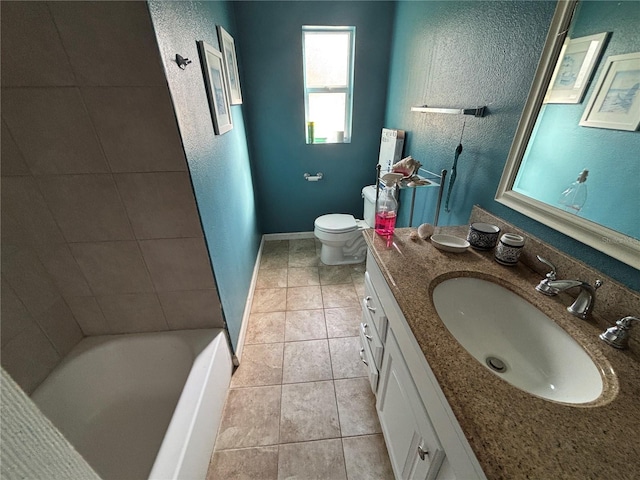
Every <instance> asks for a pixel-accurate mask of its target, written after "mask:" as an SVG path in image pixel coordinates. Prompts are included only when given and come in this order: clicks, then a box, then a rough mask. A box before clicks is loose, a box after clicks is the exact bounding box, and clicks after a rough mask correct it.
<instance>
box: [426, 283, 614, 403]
mask: <svg viewBox="0 0 640 480" xmlns="http://www.w3.org/2000/svg"><path fill="white" fill-rule="evenodd" d="M433 302H434V305H435V307H436V311H437V312H438V315H439V316H440V319H441V320H442V321H443V323H444V324H445V326H446V327H447V329H448V330H449V331H450V332H451V334H452V335H453V336H454V337H455V338H456V340H458V342H460V344H461V345H462V346H463V347H464V348H465V349H466V350H467V351H468V352H469V353H470V354H471V355H472V356H473V357H474V358H475V359H476V360H478V361H479V362H480V363H482V364H483V365H484V366H485V367H486V368H488V369H489V370H490V371H491V372H493V373H494V374H496V375H498V376H499V377H500V378H502V379H504V380H505V381H507V382H509V383H510V384H512V385H513V386H515V387H517V388H520V389H521V390H524V391H526V392H529V393H531V394H533V395H537V396H539V397H543V398H546V399H549V400H554V401H558V402H564V403H572V404H580V403H587V402H591V401H593V400H595V399H597V398H598V397H599V396H600V395H601V393H602V389H603V383H602V376H601V375H600V369H599V368H598V367H597V366H596V364H595V363H594V362H593V360H592V359H591V357H590V356H589V355H588V354H587V352H585V350H584V349H583V348H582V347H581V346H580V344H578V343H577V342H576V341H575V340H574V339H573V337H571V336H570V335H569V334H568V333H567V332H565V331H564V330H563V329H562V328H561V327H559V326H558V325H557V324H556V323H555V322H554V321H553V320H551V319H550V318H549V317H547V316H546V315H545V314H544V313H542V312H541V311H540V310H538V309H537V308H535V307H534V306H533V305H531V304H530V303H529V302H527V301H526V300H524V299H523V298H521V297H520V296H518V295H516V294H515V293H513V292H511V291H510V290H507V289H506V288H503V287H501V286H499V285H497V284H495V283H492V282H489V281H486V280H480V279H478V278H467V277H458V278H452V279H449V280H445V281H444V282H442V283H440V284H438V285H437V286H436V288H435V289H434V291H433Z"/></svg>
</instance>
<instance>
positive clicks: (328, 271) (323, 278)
mask: <svg viewBox="0 0 640 480" xmlns="http://www.w3.org/2000/svg"><path fill="white" fill-rule="evenodd" d="M318 273H319V274H320V284H321V285H342V284H345V283H353V278H351V274H352V273H353V269H352V268H351V266H350V265H333V266H327V265H321V266H320V267H318Z"/></svg>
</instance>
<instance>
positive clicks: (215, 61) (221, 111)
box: [197, 40, 233, 135]
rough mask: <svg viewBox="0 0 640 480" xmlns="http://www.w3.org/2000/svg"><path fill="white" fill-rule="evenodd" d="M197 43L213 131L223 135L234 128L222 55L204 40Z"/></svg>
mask: <svg viewBox="0 0 640 480" xmlns="http://www.w3.org/2000/svg"><path fill="white" fill-rule="evenodd" d="M197 43H198V53H199V54H200V63H201V64H202V74H203V76H204V83H205V88H206V90H207V98H208V100H209V109H210V110H211V117H212V118H213V129H214V130H215V132H216V135H222V134H223V133H226V132H228V131H229V130H231V129H232V128H233V122H232V121H231V109H230V108H229V99H228V98H227V89H226V87H225V84H224V67H223V65H222V55H221V54H220V52H219V51H218V50H216V49H215V48H213V47H212V46H211V45H209V44H208V43H205V42H203V41H202V40H198V42H197Z"/></svg>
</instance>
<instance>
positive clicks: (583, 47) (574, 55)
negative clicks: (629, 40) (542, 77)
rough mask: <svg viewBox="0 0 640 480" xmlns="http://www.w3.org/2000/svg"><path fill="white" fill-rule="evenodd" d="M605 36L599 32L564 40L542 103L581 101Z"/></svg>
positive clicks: (605, 38)
mask: <svg viewBox="0 0 640 480" xmlns="http://www.w3.org/2000/svg"><path fill="white" fill-rule="evenodd" d="M608 37H609V32H603V33H597V34H595V35H589V36H588V37H580V38H571V39H570V38H567V39H566V40H565V43H564V45H563V46H562V50H561V51H560V56H559V57H558V63H557V64H556V68H555V70H554V71H553V75H552V77H551V81H550V82H549V89H548V90H547V94H546V95H545V97H544V103H580V102H582V99H583V98H584V94H585V93H586V91H587V88H588V86H589V83H590V81H591V77H592V76H593V72H594V71H595V68H596V65H597V64H598V61H599V60H600V55H601V54H602V49H603V47H604V45H605V43H606V41H607V39H608Z"/></svg>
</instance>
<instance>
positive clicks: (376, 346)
mask: <svg viewBox="0 0 640 480" xmlns="http://www.w3.org/2000/svg"><path fill="white" fill-rule="evenodd" d="M363 304H364V302H363ZM360 335H361V336H363V337H364V338H365V339H366V340H367V342H368V343H369V348H370V349H371V354H372V355H373V361H374V362H375V364H376V368H377V369H378V370H380V368H381V367H382V354H383V353H384V345H383V344H382V341H381V340H380V337H379V336H378V329H377V328H376V327H375V325H374V323H373V319H372V318H371V315H370V314H369V312H367V310H366V309H363V310H362V323H361V324H360Z"/></svg>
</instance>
